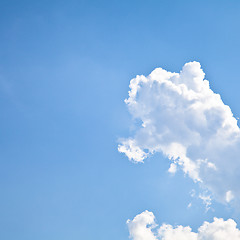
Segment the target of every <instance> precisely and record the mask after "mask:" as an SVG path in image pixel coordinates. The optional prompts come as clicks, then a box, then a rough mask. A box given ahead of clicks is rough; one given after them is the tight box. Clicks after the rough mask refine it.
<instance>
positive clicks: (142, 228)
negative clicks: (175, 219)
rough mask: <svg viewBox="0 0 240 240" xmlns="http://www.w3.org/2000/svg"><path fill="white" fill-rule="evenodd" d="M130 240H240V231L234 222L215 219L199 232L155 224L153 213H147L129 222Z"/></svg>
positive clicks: (186, 228)
mask: <svg viewBox="0 0 240 240" xmlns="http://www.w3.org/2000/svg"><path fill="white" fill-rule="evenodd" d="M127 225H128V229H129V233H130V238H131V239H133V240H226V239H231V240H239V239H240V230H239V229H238V228H237V224H236V222H235V221H234V220H232V219H228V220H227V221H224V220H223V219H222V218H214V221H213V222H212V223H209V222H204V223H203V224H202V226H200V227H199V228H198V231H197V232H193V231H192V229H191V228H190V227H189V226H187V227H184V226H181V225H180V226H176V227H174V226H172V225H169V224H163V225H161V226H160V227H159V226H157V224H156V222H155V217H154V215H153V213H152V212H149V211H145V212H143V213H141V214H139V215H137V216H136V217H135V218H134V219H133V220H128V221H127Z"/></svg>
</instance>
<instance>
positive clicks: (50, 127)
mask: <svg viewBox="0 0 240 240" xmlns="http://www.w3.org/2000/svg"><path fill="white" fill-rule="evenodd" d="M239 12H240V2H239V1H219V0H217V1H193V0H191V1H184V0H183V1H169V0H168V1H167V0H166V1H161V0H158V1H157V0H156V1H139V0H138V1H112V0H111V1H73V0H69V1H60V0H58V1H53V0H49V1H11V0H8V1H6V0H1V1H0V36H1V37H0V108H1V112H2V113H1V125H0V143H1V144H0V189H1V197H0V239H3V240H16V239H17V240H33V239H34V240H43V239H44V240H53V239H58V240H69V239H71V240H96V239H97V240H107V239H111V240H113V239H114V240H124V239H128V229H127V226H126V221H127V219H128V218H130V219H132V218H133V217H134V216H135V215H136V214H139V213H141V212H142V211H144V210H146V209H147V210H149V211H153V212H154V214H155V216H156V217H157V221H158V223H159V224H162V223H163V222H167V223H169V224H173V225H174V224H181V225H190V226H191V227H192V228H193V229H194V230H195V229H197V227H198V226H200V225H201V224H202V222H203V221H205V220H208V221H211V220H212V218H213V216H216V217H224V218H225V219H226V218H229V217H231V218H233V219H235V220H236V221H237V222H238V223H240V219H239V218H237V215H235V213H234V212H233V211H232V209H230V207H228V206H224V205H220V204H217V203H213V208H214V209H215V210H214V211H213V210H210V211H208V212H207V213H206V212H205V211H204V205H202V203H201V201H200V200H197V199H195V200H194V201H193V206H192V208H190V209H187V206H188V204H189V202H191V201H192V198H191V197H190V194H189V192H190V191H191V190H192V189H193V188H194V187H196V185H195V184H194V183H193V181H192V180H191V179H189V178H186V177H184V175H183V173H182V172H179V173H177V175H176V176H174V177H171V176H170V175H169V173H168V172H167V170H168V168H169V161H168V160H167V159H166V158H164V157H163V156H162V155H161V154H157V155H155V156H153V157H151V158H150V159H148V160H147V161H146V162H145V163H144V164H133V163H131V162H130V161H129V160H128V159H127V158H126V156H125V155H123V154H120V153H118V151H117V140H118V138H119V137H128V136H129V133H130V131H131V124H132V123H131V117H130V115H129V113H128V111H127V108H126V106H125V104H124V102H123V100H124V99H125V98H127V93H128V85H129V81H130V80H131V78H133V77H135V76H136V75H137V74H144V75H146V74H149V73H150V72H151V71H152V70H153V69H154V68H155V67H163V68H165V69H168V70H169V71H176V72H179V71H180V70H181V67H182V66H183V65H184V64H185V63H186V62H189V61H192V60H196V61H199V62H200V63H201V64H202V67H203V69H204V71H205V72H206V78H207V79H208V80H209V81H210V85H211V88H212V89H213V90H214V91H215V92H217V93H220V94H221V96H222V98H223V100H224V102H225V103H226V104H228V105H229V106H230V107H231V109H232V111H233V113H234V115H235V116H236V117H238V116H240V107H239V102H240V95H239V89H240V81H239V63H240V45H239V42H240V31H239V23H240V14H239ZM182 186H184V188H183V187H182ZM176 199H177V201H176Z"/></svg>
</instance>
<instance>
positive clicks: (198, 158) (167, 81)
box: [118, 62, 240, 202]
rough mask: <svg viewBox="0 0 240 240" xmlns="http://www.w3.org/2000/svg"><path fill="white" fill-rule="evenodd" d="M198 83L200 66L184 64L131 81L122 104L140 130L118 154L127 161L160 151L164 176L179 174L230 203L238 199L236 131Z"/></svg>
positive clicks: (239, 138)
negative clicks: (165, 167) (164, 161)
mask: <svg viewBox="0 0 240 240" xmlns="http://www.w3.org/2000/svg"><path fill="white" fill-rule="evenodd" d="M204 78H205V74H204V72H203V71H202V69H201V65H200V63H198V62H190V63H186V64H185V65H184V66H183V68H182V70H181V71H180V73H172V72H168V71H166V70H164V69H162V68H157V69H155V70H154V71H153V72H152V73H151V74H150V75H149V76H147V77H145V76H143V75H141V76H137V77H136V78H134V79H132V80H131V82H130V86H129V87H130V91H129V98H128V99H126V100H125V102H126V104H127V106H128V109H129V111H130V113H131V115H132V116H133V118H135V119H138V120H140V121H141V123H142V125H141V127H138V129H137V130H136V133H135V134H134V136H132V137H130V138H127V139H122V140H121V142H120V144H119V146H118V150H119V151H120V152H122V153H125V154H126V156H127V157H128V158H129V159H130V160H131V161H133V162H144V159H146V158H147V157H148V156H149V154H154V153H155V152H162V153H163V154H164V155H165V156H167V157H168V158H169V160H170V161H171V163H170V168H169V172H171V173H175V172H176V171H177V170H178V169H182V170H183V172H184V173H185V174H186V175H188V176H190V177H191V178H192V179H193V180H194V181H196V182H200V183H201V184H202V186H205V187H207V188H208V189H209V190H210V191H211V192H212V193H213V195H214V196H215V198H216V199H218V200H220V201H225V202H230V201H232V200H233V199H234V197H235V198H239V199H240V189H239V188H238V186H237V184H236V182H237V179H240V171H239V170H240V161H238V156H239V154H240V130H239V127H238V125H237V120H236V119H235V118H234V117H233V114H232V111H231V109H230V108H229V106H227V105H225V104H224V103H223V101H222V100H221V97H220V95H219V94H216V93H214V92H213V91H212V90H211V89H210V87H209V82H208V81H207V80H205V79H204Z"/></svg>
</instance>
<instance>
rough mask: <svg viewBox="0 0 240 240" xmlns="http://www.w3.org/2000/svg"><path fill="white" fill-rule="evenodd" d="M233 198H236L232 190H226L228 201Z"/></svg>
mask: <svg viewBox="0 0 240 240" xmlns="http://www.w3.org/2000/svg"><path fill="white" fill-rule="evenodd" d="M233 199H234V195H233V193H232V191H227V192H226V201H227V202H231V201H232V200H233Z"/></svg>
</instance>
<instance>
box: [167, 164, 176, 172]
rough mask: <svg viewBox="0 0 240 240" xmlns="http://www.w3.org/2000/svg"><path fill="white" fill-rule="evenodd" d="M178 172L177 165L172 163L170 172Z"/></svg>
mask: <svg viewBox="0 0 240 240" xmlns="http://www.w3.org/2000/svg"><path fill="white" fill-rule="evenodd" d="M176 171H177V165H176V164H175V163H171V165H170V168H169V169H168V172H170V173H172V174H175V173H176Z"/></svg>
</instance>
